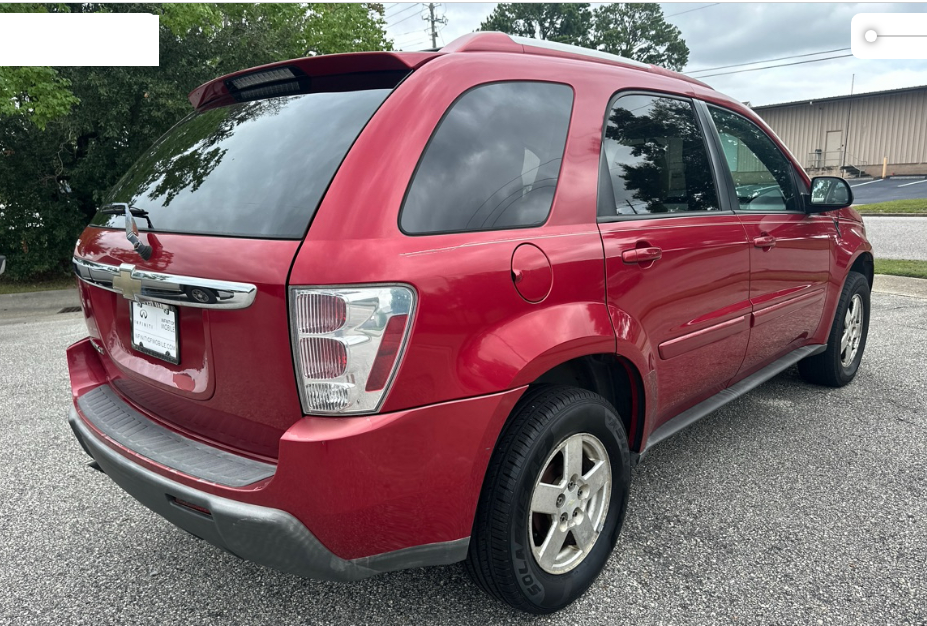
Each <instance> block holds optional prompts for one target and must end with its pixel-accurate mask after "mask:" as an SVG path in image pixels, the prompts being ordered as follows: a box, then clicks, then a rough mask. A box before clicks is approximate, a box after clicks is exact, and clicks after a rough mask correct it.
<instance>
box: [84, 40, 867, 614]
mask: <svg viewBox="0 0 927 626" xmlns="http://www.w3.org/2000/svg"><path fill="white" fill-rule="evenodd" d="M190 100H191V102H192V103H193V107H194V109H195V111H194V112H193V113H191V114H190V115H189V116H188V117H186V118H185V119H184V120H182V121H181V122H180V123H178V124H177V125H176V126H175V127H174V128H173V129H172V130H171V131H170V132H168V133H167V134H166V135H165V136H164V137H162V138H161V139H160V140H159V141H158V142H157V143H156V144H155V145H154V146H153V147H152V148H151V150H150V151H149V152H148V153H147V154H146V155H145V156H143V157H142V158H141V159H140V160H139V161H138V163H137V164H136V165H134V166H133V168H132V169H131V170H130V171H129V173H128V174H126V176H125V177H124V178H123V179H122V180H121V181H120V182H119V183H118V184H117V185H116V186H115V188H114V189H113V190H112V191H111V193H110V196H109V200H108V202H107V203H106V204H104V205H102V206H101V208H100V210H99V212H98V213H97V215H96V216H95V217H94V219H93V221H92V222H91V224H90V225H89V226H88V227H87V229H86V230H85V231H84V233H83V235H82V236H81V238H80V240H79V241H78V243H77V247H76V249H75V252H74V270H75V272H76V274H77V276H78V277H79V278H80V295H81V300H82V303H83V310H84V313H85V316H86V321H87V326H88V329H89V335H90V336H89V337H88V338H86V339H84V340H82V341H79V342H78V343H76V344H74V345H73V346H71V347H70V348H69V349H68V364H69V367H70V376H71V386H72V392H73V399H74V406H73V407H72V408H71V410H70V417H69V419H70V423H71V426H72V427H73V429H74V433H75V434H76V436H77V439H78V440H79V441H80V443H81V444H82V445H83V447H84V448H85V450H86V451H87V452H88V453H89V454H90V455H91V456H92V457H93V458H94V460H95V462H96V464H98V465H99V467H100V468H102V470H103V471H105V472H106V474H107V475H109V476H110V477H111V478H112V479H113V480H114V481H115V482H116V483H117V484H118V485H120V486H121V487H122V488H124V489H125V490H126V491H128V492H129V493H130V494H132V495H133V496H134V497H136V498H137V499H138V500H140V501H141V502H142V503H143V504H145V505H146V506H148V507H149V508H151V509H152V510H154V511H155V512H157V513H159V514H160V515H162V516H164V517H165V518H167V519H168V520H169V521H171V522H173V523H174V524H176V525H177V526H180V527H181V528H183V529H185V530H187V531H189V532H191V533H193V534H194V535H196V536H199V537H202V538H203V539H205V540H207V541H209V542H210V543H212V544H214V545H216V546H219V547H220V548H223V549H225V550H227V551H229V552H231V553H232V554H235V555H237V556H239V557H241V558H244V559H248V560H250V561H254V562H257V563H261V564H264V565H267V566H269V567H273V568H276V569H278V570H281V571H284V572H290V573H294V574H299V575H301V576H307V577H311V578H319V579H326V580H337V581H349V580H355V579H359V578H364V577H366V576H371V575H373V574H376V573H378V572H385V571H390V570H397V569H402V568H409V567H419V566H425V565H442V564H448V563H454V562H457V561H466V563H467V569H468V570H469V572H470V574H471V575H472V577H473V579H474V580H475V581H476V583H477V584H478V585H479V586H481V587H482V588H483V589H485V590H486V591H488V592H489V593H491V594H492V595H494V596H495V597H497V598H500V599H502V600H504V601H506V602H508V603H510V604H512V605H513V606H515V607H517V608H520V609H523V610H526V611H531V612H536V613H544V612H550V611H554V610H557V609H559V608H561V607H563V606H565V605H567V604H568V603H569V602H571V601H572V600H574V599H576V598H577V597H578V596H579V595H580V594H582V593H583V592H584V591H585V590H586V589H587V588H588V587H589V585H590V584H591V583H592V581H593V580H594V579H595V578H596V576H597V575H598V574H599V572H601V571H602V569H603V567H604V565H605V563H606V561H607V560H608V557H609V554H610V553H611V551H612V548H613V547H614V545H615V542H616V539H617V537H618V533H619V530H620V528H621V525H622V520H623V518H624V514H625V508H626V505H627V500H628V481H629V479H630V475H631V468H632V467H633V466H634V465H635V463H636V462H637V461H638V460H639V459H640V457H641V456H642V455H643V454H644V453H645V452H646V451H647V450H649V449H650V448H651V447H652V446H654V445H655V444H657V443H658V442H659V441H662V440H663V439H665V438H666V437H669V436H670V435H672V434H673V433H676V432H678V431H679V430H681V429H682V428H685V427H686V426H688V425H690V424H692V423H693V422H694V421H696V420H697V419H699V418H700V417H702V416H704V415H706V414H707V413H709V412H711V411H712V410H714V409H716V408H717V407H719V406H721V405H722V404H724V403H725V402H728V401H730V400H731V399H733V398H735V397H737V396H739V395H741V394H743V393H745V392H747V391H748V390H750V389H752V388H753V387H755V386H756V385H758V384H760V383H761V382H763V381H765V380H767V379H769V378H770V377H772V376H774V375H776V374H777V373H779V372H781V371H783V370H784V369H786V368H788V367H790V366H792V365H793V364H796V363H797V364H798V367H799V370H800V371H801V373H802V375H803V376H804V377H805V378H807V379H808V380H810V381H813V382H816V383H822V384H825V385H831V386H840V385H844V384H846V383H848V382H850V380H852V379H853V377H854V375H855V374H856V371H857V368H858V367H859V363H860V359H861V358H862V354H863V350H864V348H865V343H866V331H867V324H868V321H869V289H870V286H871V283H872V274H873V262H872V254H871V247H870V245H869V244H868V243H867V241H866V237H865V229H864V226H863V223H862V220H861V219H860V216H859V215H858V214H857V213H856V212H855V211H854V210H852V209H851V208H849V205H850V204H851V202H852V194H851V192H850V189H849V187H848V186H847V184H846V183H845V182H844V181H843V180H841V179H837V178H816V179H814V180H809V179H808V177H807V176H806V175H805V173H804V172H803V171H802V169H801V167H799V165H798V163H797V162H796V161H795V159H794V158H793V157H792V156H791V155H790V154H789V153H788V151H787V150H786V148H785V147H784V146H783V145H782V144H781V142H780V141H779V140H778V139H777V138H776V137H775V135H774V134H773V133H772V132H771V131H770V130H769V128H768V127H767V126H766V125H765V124H763V122H762V121H761V120H760V119H759V118H757V116H756V115H754V114H753V113H752V112H751V111H750V109H749V108H746V107H744V106H743V105H741V104H740V103H739V102H736V101H734V100H732V99H731V98H728V97H726V96H723V95H721V94H719V93H717V92H715V91H713V90H712V89H711V88H709V87H708V86H706V85H704V84H702V83H700V82H698V81H696V80H692V79H690V78H687V77H685V76H682V75H680V74H676V73H674V72H670V71H667V70H664V69H661V68H658V67H654V66H649V65H643V64H640V63H636V62H634V61H630V60H627V59H622V58H620V57H615V56H612V55H608V54H603V53H599V52H595V51H591V50H583V49H581V48H574V47H570V46H561V45H557V44H550V43H546V42H540V41H535V40H527V39H520V38H516V37H509V36H508V35H503V34H500V33H477V34H472V35H467V36H464V37H462V38H460V39H458V40H456V41H454V42H453V43H451V44H450V45H448V46H447V47H445V48H443V49H441V50H438V51H427V52H401V53H393V52H371V53H359V54H342V55H332V56H319V57H314V58H303V59H296V60H292V61H285V62H282V63H276V64H273V65H268V66H264V67H259V68H254V69H249V70H245V71H242V72H238V73H236V74H231V75H229V76H225V77H222V78H219V79H216V80H214V81H212V82H210V83H207V84H205V85H203V86H201V87H199V88H198V89H196V90H195V91H194V92H193V93H192V94H191V95H190Z"/></svg>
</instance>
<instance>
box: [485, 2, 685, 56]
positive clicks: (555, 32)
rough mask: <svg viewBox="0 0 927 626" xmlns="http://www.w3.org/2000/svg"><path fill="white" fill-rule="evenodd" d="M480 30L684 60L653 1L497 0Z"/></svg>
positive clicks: (681, 45) (674, 31) (675, 34)
mask: <svg viewBox="0 0 927 626" xmlns="http://www.w3.org/2000/svg"><path fill="white" fill-rule="evenodd" d="M480 30H498V31H501V32H503V33H508V34H510V35H521V36H523V37H534V38H536V39H546V40H550V41H557V42H560V43H567V44H573V45H577V46H586V47H590V48H595V49H596V50H601V51H602V52H610V53H611V54H617V55H620V56H623V57H627V58H629V59H634V60H636V61H641V62H643V63H652V64H654V65H660V66H662V67H667V68H670V69H674V70H680V69H682V68H683V67H684V66H685V64H686V62H687V61H688V59H689V48H688V46H686V42H685V41H683V39H682V35H681V33H680V32H679V29H678V28H677V27H675V26H673V25H672V24H670V23H668V22H667V21H666V20H665V19H664V17H663V10H662V9H661V8H660V5H658V4H654V3H613V4H604V5H602V6H599V7H598V8H596V9H595V10H590V8H589V5H588V4H563V3H546V4H521V3H507V2H503V3H500V4H498V5H496V8H495V9H493V12H492V13H490V14H489V17H487V18H486V20H485V21H484V22H483V23H482V24H480Z"/></svg>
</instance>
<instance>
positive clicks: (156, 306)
mask: <svg viewBox="0 0 927 626" xmlns="http://www.w3.org/2000/svg"><path fill="white" fill-rule="evenodd" d="M131 305H132V347H133V348H135V349H136V350H138V351H139V352H143V353H145V354H148V355H150V356H153V357H156V358H159V359H163V360H165V361H167V362H169V363H174V364H178V363H180V335H179V329H178V328H177V307H175V306H170V305H169V304H161V303H160V302H151V301H149V300H141V301H138V302H136V301H133V302H132V303H131Z"/></svg>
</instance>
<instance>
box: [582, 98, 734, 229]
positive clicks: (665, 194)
mask: <svg viewBox="0 0 927 626" xmlns="http://www.w3.org/2000/svg"><path fill="white" fill-rule="evenodd" d="M601 163H602V170H603V171H601V172H600V175H599V182H600V188H599V209H598V214H599V217H613V216H615V215H645V214H664V213H680V212H687V211H717V210H718V209H719V206H718V196H717V193H716V191H715V183H714V179H713V178H712V173H711V165H710V161H709V157H708V150H707V148H706V147H705V138H704V136H703V134H702V131H701V129H700V128H699V125H698V122H697V121H696V117H695V110H694V109H693V107H692V103H690V102H687V101H685V100H677V99H675V98H666V97H660V96H650V95H627V96H622V97H620V98H618V100H616V101H615V103H614V104H613V105H612V108H611V110H610V111H609V114H608V121H607V125H606V127H605V139H604V140H603V142H602V159H601Z"/></svg>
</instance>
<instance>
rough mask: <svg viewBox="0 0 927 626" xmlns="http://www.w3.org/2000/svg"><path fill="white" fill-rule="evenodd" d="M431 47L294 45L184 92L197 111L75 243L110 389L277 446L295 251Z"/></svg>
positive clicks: (217, 439) (283, 415) (294, 399)
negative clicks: (301, 48)
mask: <svg viewBox="0 0 927 626" xmlns="http://www.w3.org/2000/svg"><path fill="white" fill-rule="evenodd" d="M430 56H431V55H428V56H424V55H415V54H413V55H406V57H405V58H404V57H403V55H397V54H389V53H376V54H372V53H371V54H366V53H365V54H359V55H336V56H334V57H319V58H317V59H302V60H299V61H294V62H289V64H287V63H282V64H275V65H274V66H265V67H264V68H258V69H257V70H252V71H248V72H242V73H238V74H235V75H232V76H230V77H224V78H222V79H218V80H216V81H213V82H212V83H208V84H207V85H204V86H203V87H200V88H199V89H197V90H196V91H194V92H193V94H191V101H193V102H194V105H196V106H198V110H197V111H196V112H194V113H192V114H191V115H189V116H188V117H186V118H185V119H183V120H182V121H181V122H179V123H178V124H177V125H176V126H175V127H174V128H172V129H171V130H170V131H169V132H168V133H167V134H166V135H164V137H162V138H161V139H159V140H158V142H157V143H156V144H155V145H154V146H153V147H152V148H151V149H150V150H149V151H148V152H147V153H146V154H145V155H144V156H143V157H142V158H141V159H140V160H139V161H138V162H137V163H136V164H135V165H134V166H133V167H132V168H131V169H130V170H129V172H128V173H127V174H126V175H125V176H124V177H123V178H122V179H121V180H120V181H119V183H117V184H116V186H115V187H114V188H113V189H112V191H111V192H110V193H109V195H108V198H107V199H106V201H105V202H104V203H102V204H101V207H100V211H98V213H97V214H96V215H95V216H94V218H93V220H92V221H91V224H90V226H88V228H87V229H86V230H85V231H84V233H83V235H82V236H81V238H80V240H79V241H78V244H77V248H76V250H75V260H74V266H75V272H76V273H77V274H78V276H79V277H81V278H82V279H83V280H82V282H81V295H82V301H83V304H84V309H85V315H86V317H87V324H88V329H89V331H90V335H91V337H94V339H95V342H96V343H97V344H98V346H99V349H100V350H102V353H103V354H104V356H103V362H104V365H105V366H106V369H107V373H108V375H109V377H110V381H111V384H112V385H113V387H114V388H115V389H116V390H118V391H119V392H120V393H121V394H122V395H123V396H125V397H126V398H128V399H129V400H130V401H132V402H134V403H135V404H137V405H138V406H140V407H141V408H143V409H145V410H147V411H149V412H150V413H151V414H153V415H154V416H156V417H157V418H158V419H160V420H162V421H163V422H165V423H166V425H168V426H169V427H172V428H174V429H175V430H178V431H180V432H183V433H185V434H187V435H189V436H192V437H195V438H199V439H202V440H205V441H207V442H209V443H213V444H215V445H219V446H221V447H225V448H228V449H232V450H235V451H241V452H245V453H248V454H250V455H252V456H256V457H263V458H270V459H273V458H275V457H276V456H277V443H278V441H279V438H280V435H281V434H282V433H283V432H284V431H285V430H286V429H287V428H288V427H289V426H291V425H292V424H293V423H294V422H295V421H296V420H298V419H299V418H300V416H301V415H302V411H301V408H300V402H299V395H298V392H297V389H296V382H295V378H294V372H293V360H292V356H291V346H290V335H289V328H288V316H287V297H286V288H287V276H288V273H289V270H290V266H291V265H292V262H293V258H294V256H295V255H296V252H297V250H298V248H299V246H300V244H301V242H302V240H303V238H304V237H305V234H306V232H307V229H308V228H309V225H310V223H311V221H312V217H313V215H314V213H315V210H316V208H317V207H318V205H319V203H320V201H321V200H322V197H323V195H324V194H325V191H326V189H327V187H328V185H329V183H330V181H331V179H332V177H333V176H334V174H335V172H336V171H337V169H338V167H339V166H340V164H341V162H342V160H343V159H344V157H345V155H346V154H347V152H348V151H349V150H350V148H351V145H352V144H353V142H354V141H355V139H356V138H357V136H358V134H359V133H360V132H361V131H362V130H363V128H364V127H365V125H366V124H367V123H368V121H369V120H370V119H371V117H372V116H373V115H374V113H375V112H376V111H377V109H378V108H379V106H380V105H381V104H382V103H383V102H384V101H385V99H386V98H387V97H388V95H389V94H390V92H391V91H392V89H393V88H394V87H395V86H396V84H398V82H399V81H401V80H402V78H403V77H404V76H406V75H407V74H408V72H409V71H411V70H412V69H414V67H415V66H417V65H419V64H421V63H422V62H424V61H425V60H427V58H430ZM281 68H283V71H281ZM348 70H350V72H347V71H348ZM346 72H347V73H346ZM278 94H290V95H278ZM127 208H128V211H129V212H130V213H131V214H132V217H131V218H127V217H126V209H127ZM127 221H128V222H129V226H130V230H131V226H132V222H133V221H134V223H135V227H136V228H137V230H138V237H137V240H138V243H139V245H140V247H139V248H138V251H136V249H134V246H133V244H132V243H130V239H131V237H130V236H128V235H127V232H126V225H127ZM147 246H150V248H151V250H150V253H149V251H148V250H147ZM145 256H147V257H148V258H143V257H145ZM217 281H218V282H217ZM252 287H253V289H252ZM152 302H154V303H153V304H152Z"/></svg>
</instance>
